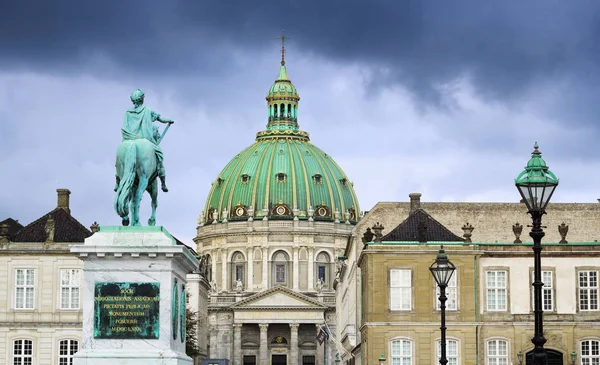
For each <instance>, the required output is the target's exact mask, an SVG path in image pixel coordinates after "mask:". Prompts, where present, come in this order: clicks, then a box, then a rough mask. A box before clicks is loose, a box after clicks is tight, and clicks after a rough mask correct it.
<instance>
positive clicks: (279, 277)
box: [275, 264, 285, 283]
mask: <svg viewBox="0 0 600 365" xmlns="http://www.w3.org/2000/svg"><path fill="white" fill-rule="evenodd" d="M275 271H276V274H275V281H276V282H278V283H285V265H281V264H277V265H275Z"/></svg>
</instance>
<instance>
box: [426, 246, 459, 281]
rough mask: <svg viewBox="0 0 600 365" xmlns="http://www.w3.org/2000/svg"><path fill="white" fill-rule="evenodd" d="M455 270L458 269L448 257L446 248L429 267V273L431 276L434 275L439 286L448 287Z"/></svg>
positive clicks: (441, 250)
mask: <svg viewBox="0 0 600 365" xmlns="http://www.w3.org/2000/svg"><path fill="white" fill-rule="evenodd" d="M455 270H456V267H455V266H454V264H453V263H452V262H450V260H449V259H448V256H446V253H445V252H444V248H443V247H442V248H441V249H440V251H439V253H438V255H437V257H436V259H435V261H434V262H433V264H431V266H430V267H429V271H431V274H432V275H433V278H434V279H435V282H436V283H437V285H438V286H444V287H447V286H448V283H450V279H451V278H452V274H454V271H455Z"/></svg>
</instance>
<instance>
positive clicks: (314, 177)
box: [313, 174, 323, 184]
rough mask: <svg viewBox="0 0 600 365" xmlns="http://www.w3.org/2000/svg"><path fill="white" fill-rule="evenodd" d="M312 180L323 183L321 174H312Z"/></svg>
mask: <svg viewBox="0 0 600 365" xmlns="http://www.w3.org/2000/svg"><path fill="white" fill-rule="evenodd" d="M313 180H314V181H315V184H322V183H323V176H322V175H321V174H314V175H313Z"/></svg>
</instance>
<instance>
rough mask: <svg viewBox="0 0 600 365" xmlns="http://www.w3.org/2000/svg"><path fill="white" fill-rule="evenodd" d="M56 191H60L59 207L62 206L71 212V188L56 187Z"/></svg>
mask: <svg viewBox="0 0 600 365" xmlns="http://www.w3.org/2000/svg"><path fill="white" fill-rule="evenodd" d="M56 192H57V193H58V204H57V208H62V209H64V210H65V211H66V212H67V213H69V214H71V209H70V208H69V195H71V190H69V189H56Z"/></svg>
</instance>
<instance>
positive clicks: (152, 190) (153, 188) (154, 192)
mask: <svg viewBox="0 0 600 365" xmlns="http://www.w3.org/2000/svg"><path fill="white" fill-rule="evenodd" d="M146 190H147V191H148V194H150V197H151V198H152V215H151V216H150V219H148V225H149V226H153V225H155V224H156V207H157V206H158V183H157V181H156V179H154V180H152V182H151V183H149V184H148V188H147V189H146Z"/></svg>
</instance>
